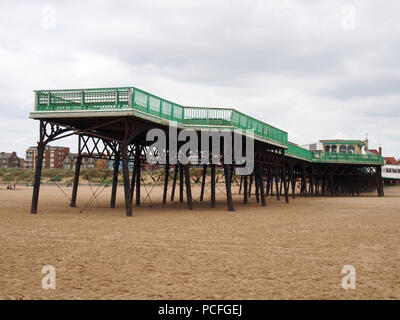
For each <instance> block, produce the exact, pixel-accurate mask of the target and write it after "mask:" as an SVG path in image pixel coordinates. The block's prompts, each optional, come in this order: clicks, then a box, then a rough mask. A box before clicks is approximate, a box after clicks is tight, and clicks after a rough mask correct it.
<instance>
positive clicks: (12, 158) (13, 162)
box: [0, 151, 21, 168]
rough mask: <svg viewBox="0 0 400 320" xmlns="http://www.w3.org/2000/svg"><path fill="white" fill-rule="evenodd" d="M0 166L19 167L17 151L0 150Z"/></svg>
mask: <svg viewBox="0 0 400 320" xmlns="http://www.w3.org/2000/svg"><path fill="white" fill-rule="evenodd" d="M0 167H1V168H20V167H21V165H20V158H18V156H17V153H16V152H15V151H13V152H0Z"/></svg>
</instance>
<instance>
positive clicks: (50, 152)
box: [25, 145, 69, 169]
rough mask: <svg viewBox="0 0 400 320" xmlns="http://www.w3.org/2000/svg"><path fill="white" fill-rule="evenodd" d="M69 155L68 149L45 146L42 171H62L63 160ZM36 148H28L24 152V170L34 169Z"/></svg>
mask: <svg viewBox="0 0 400 320" xmlns="http://www.w3.org/2000/svg"><path fill="white" fill-rule="evenodd" d="M67 153H69V148H67V147H60V146H49V145H48V146H46V148H45V151H44V155H43V168H44V169H52V168H56V169H62V168H63V163H62V161H63V159H64V157H65V155H66V154H67ZM36 159H37V147H29V148H28V150H26V159H25V164H26V168H30V169H34V168H35V167H36Z"/></svg>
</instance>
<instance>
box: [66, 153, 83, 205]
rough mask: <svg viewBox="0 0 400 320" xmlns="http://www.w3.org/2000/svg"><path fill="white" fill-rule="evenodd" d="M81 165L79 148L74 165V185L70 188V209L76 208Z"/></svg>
mask: <svg viewBox="0 0 400 320" xmlns="http://www.w3.org/2000/svg"><path fill="white" fill-rule="evenodd" d="M81 163H82V156H81V154H80V148H79V154H78V157H77V158H76V164H75V176H74V185H73V187H72V195H71V203H70V204H69V206H70V207H76V196H77V194H78V185H79V174H80V172H81Z"/></svg>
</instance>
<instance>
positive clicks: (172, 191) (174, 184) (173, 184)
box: [171, 164, 178, 201]
mask: <svg viewBox="0 0 400 320" xmlns="http://www.w3.org/2000/svg"><path fill="white" fill-rule="evenodd" d="M177 178H178V165H177V164H176V165H175V169H174V178H173V179H172V190H171V201H174V197H175V187H176V179H177Z"/></svg>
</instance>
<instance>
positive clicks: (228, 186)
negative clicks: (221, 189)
mask: <svg viewBox="0 0 400 320" xmlns="http://www.w3.org/2000/svg"><path fill="white" fill-rule="evenodd" d="M224 174H225V186H226V199H227V203H228V210H229V211H235V209H234V208H233V201H232V190H231V174H230V170H229V165H228V164H224Z"/></svg>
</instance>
